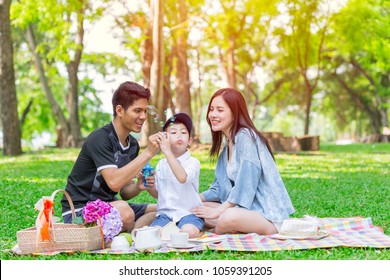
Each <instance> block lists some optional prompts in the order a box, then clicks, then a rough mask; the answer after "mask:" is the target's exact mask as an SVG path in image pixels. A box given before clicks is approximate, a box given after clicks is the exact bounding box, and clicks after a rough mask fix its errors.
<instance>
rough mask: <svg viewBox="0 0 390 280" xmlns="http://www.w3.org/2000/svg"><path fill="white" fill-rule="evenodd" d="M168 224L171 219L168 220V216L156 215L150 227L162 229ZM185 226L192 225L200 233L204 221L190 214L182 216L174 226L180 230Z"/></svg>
mask: <svg viewBox="0 0 390 280" xmlns="http://www.w3.org/2000/svg"><path fill="white" fill-rule="evenodd" d="M169 222H172V218H170V217H169V216H168V215H166V214H160V215H158V216H157V217H156V218H155V219H154V221H153V222H152V224H151V225H150V226H151V227H152V226H160V227H163V226H165V225H166V224H168V223H169ZM185 224H191V225H194V226H196V227H197V228H198V229H199V230H200V231H202V230H203V227H204V224H205V222H204V219H202V218H199V217H197V216H195V215H194V214H190V215H187V216H184V217H183V218H181V219H180V220H179V221H178V222H177V223H176V225H177V226H178V227H179V228H182V226H184V225H185Z"/></svg>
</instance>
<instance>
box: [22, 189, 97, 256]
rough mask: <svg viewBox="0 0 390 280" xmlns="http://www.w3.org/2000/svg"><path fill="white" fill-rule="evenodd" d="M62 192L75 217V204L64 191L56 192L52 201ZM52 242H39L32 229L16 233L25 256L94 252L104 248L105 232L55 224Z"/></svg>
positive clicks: (34, 229) (52, 229)
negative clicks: (49, 253) (48, 253)
mask: <svg viewBox="0 0 390 280" xmlns="http://www.w3.org/2000/svg"><path fill="white" fill-rule="evenodd" d="M58 192H61V193H63V194H64V195H65V197H66V199H67V200H68V202H69V205H70V208H71V211H72V217H75V210H74V206H73V202H72V200H71V198H70V196H69V195H68V193H67V192H66V191H64V190H56V191H54V192H53V193H52V195H51V199H52V201H53V202H54V197H55V195H56V194H57V193H58ZM49 233H50V241H40V240H37V235H38V232H37V229H36V227H31V228H27V229H23V230H20V231H18V232H17V233H16V236H17V239H18V245H19V248H20V250H21V251H22V253H23V254H32V253H46V252H64V251H92V250H98V249H102V248H103V247H104V239H103V231H102V229H101V227H100V226H91V227H85V226H84V225H78V224H64V223H53V227H52V228H51V229H50V230H49Z"/></svg>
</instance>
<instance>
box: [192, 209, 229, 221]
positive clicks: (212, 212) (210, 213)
mask: <svg viewBox="0 0 390 280" xmlns="http://www.w3.org/2000/svg"><path fill="white" fill-rule="evenodd" d="M191 212H192V213H193V214H195V215H196V216H198V217H200V218H204V219H216V218H218V217H219V216H220V215H221V213H222V212H223V211H221V208H220V207H217V208H213V207H208V206H197V207H195V208H193V209H192V210H191Z"/></svg>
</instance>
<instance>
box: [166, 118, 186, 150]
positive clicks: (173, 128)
mask: <svg viewBox="0 0 390 280" xmlns="http://www.w3.org/2000/svg"><path fill="white" fill-rule="evenodd" d="M167 133H168V134H169V144H170V145H171V149H175V150H180V151H186V150H187V147H188V145H189V144H191V138H190V134H189V133H188V130H187V128H186V126H185V125H184V124H182V123H173V124H170V125H169V126H168V128H167Z"/></svg>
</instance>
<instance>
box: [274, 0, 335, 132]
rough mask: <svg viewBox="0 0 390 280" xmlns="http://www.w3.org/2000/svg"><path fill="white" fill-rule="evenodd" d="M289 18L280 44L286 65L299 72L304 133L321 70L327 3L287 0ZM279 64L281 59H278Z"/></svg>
mask: <svg viewBox="0 0 390 280" xmlns="http://www.w3.org/2000/svg"><path fill="white" fill-rule="evenodd" d="M284 8H285V9H286V11H287V14H286V16H288V17H289V18H290V21H289V23H288V25H287V28H286V27H285V26H283V27H282V28H281V29H282V32H281V34H280V37H279V38H280V44H279V45H280V47H281V53H283V54H284V55H282V57H283V60H284V61H285V64H286V66H288V67H289V68H290V67H291V69H295V71H298V73H299V75H300V77H301V79H300V80H299V82H300V83H301V89H300V90H301V92H302V93H298V92H296V94H295V96H296V97H297V101H298V103H300V104H301V106H302V107H303V108H304V119H305V125H304V131H303V133H304V134H308V133H309V128H310V113H311V108H312V101H313V95H314V93H315V92H316V88H317V85H318V81H319V80H320V76H321V73H322V69H321V68H322V61H323V51H324V50H323V48H324V42H325V36H326V34H327V29H328V25H329V18H330V9H329V4H328V3H322V1H319V0H310V1H302V0H289V1H287V3H286V4H285V7H284ZM280 63H282V62H280Z"/></svg>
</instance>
